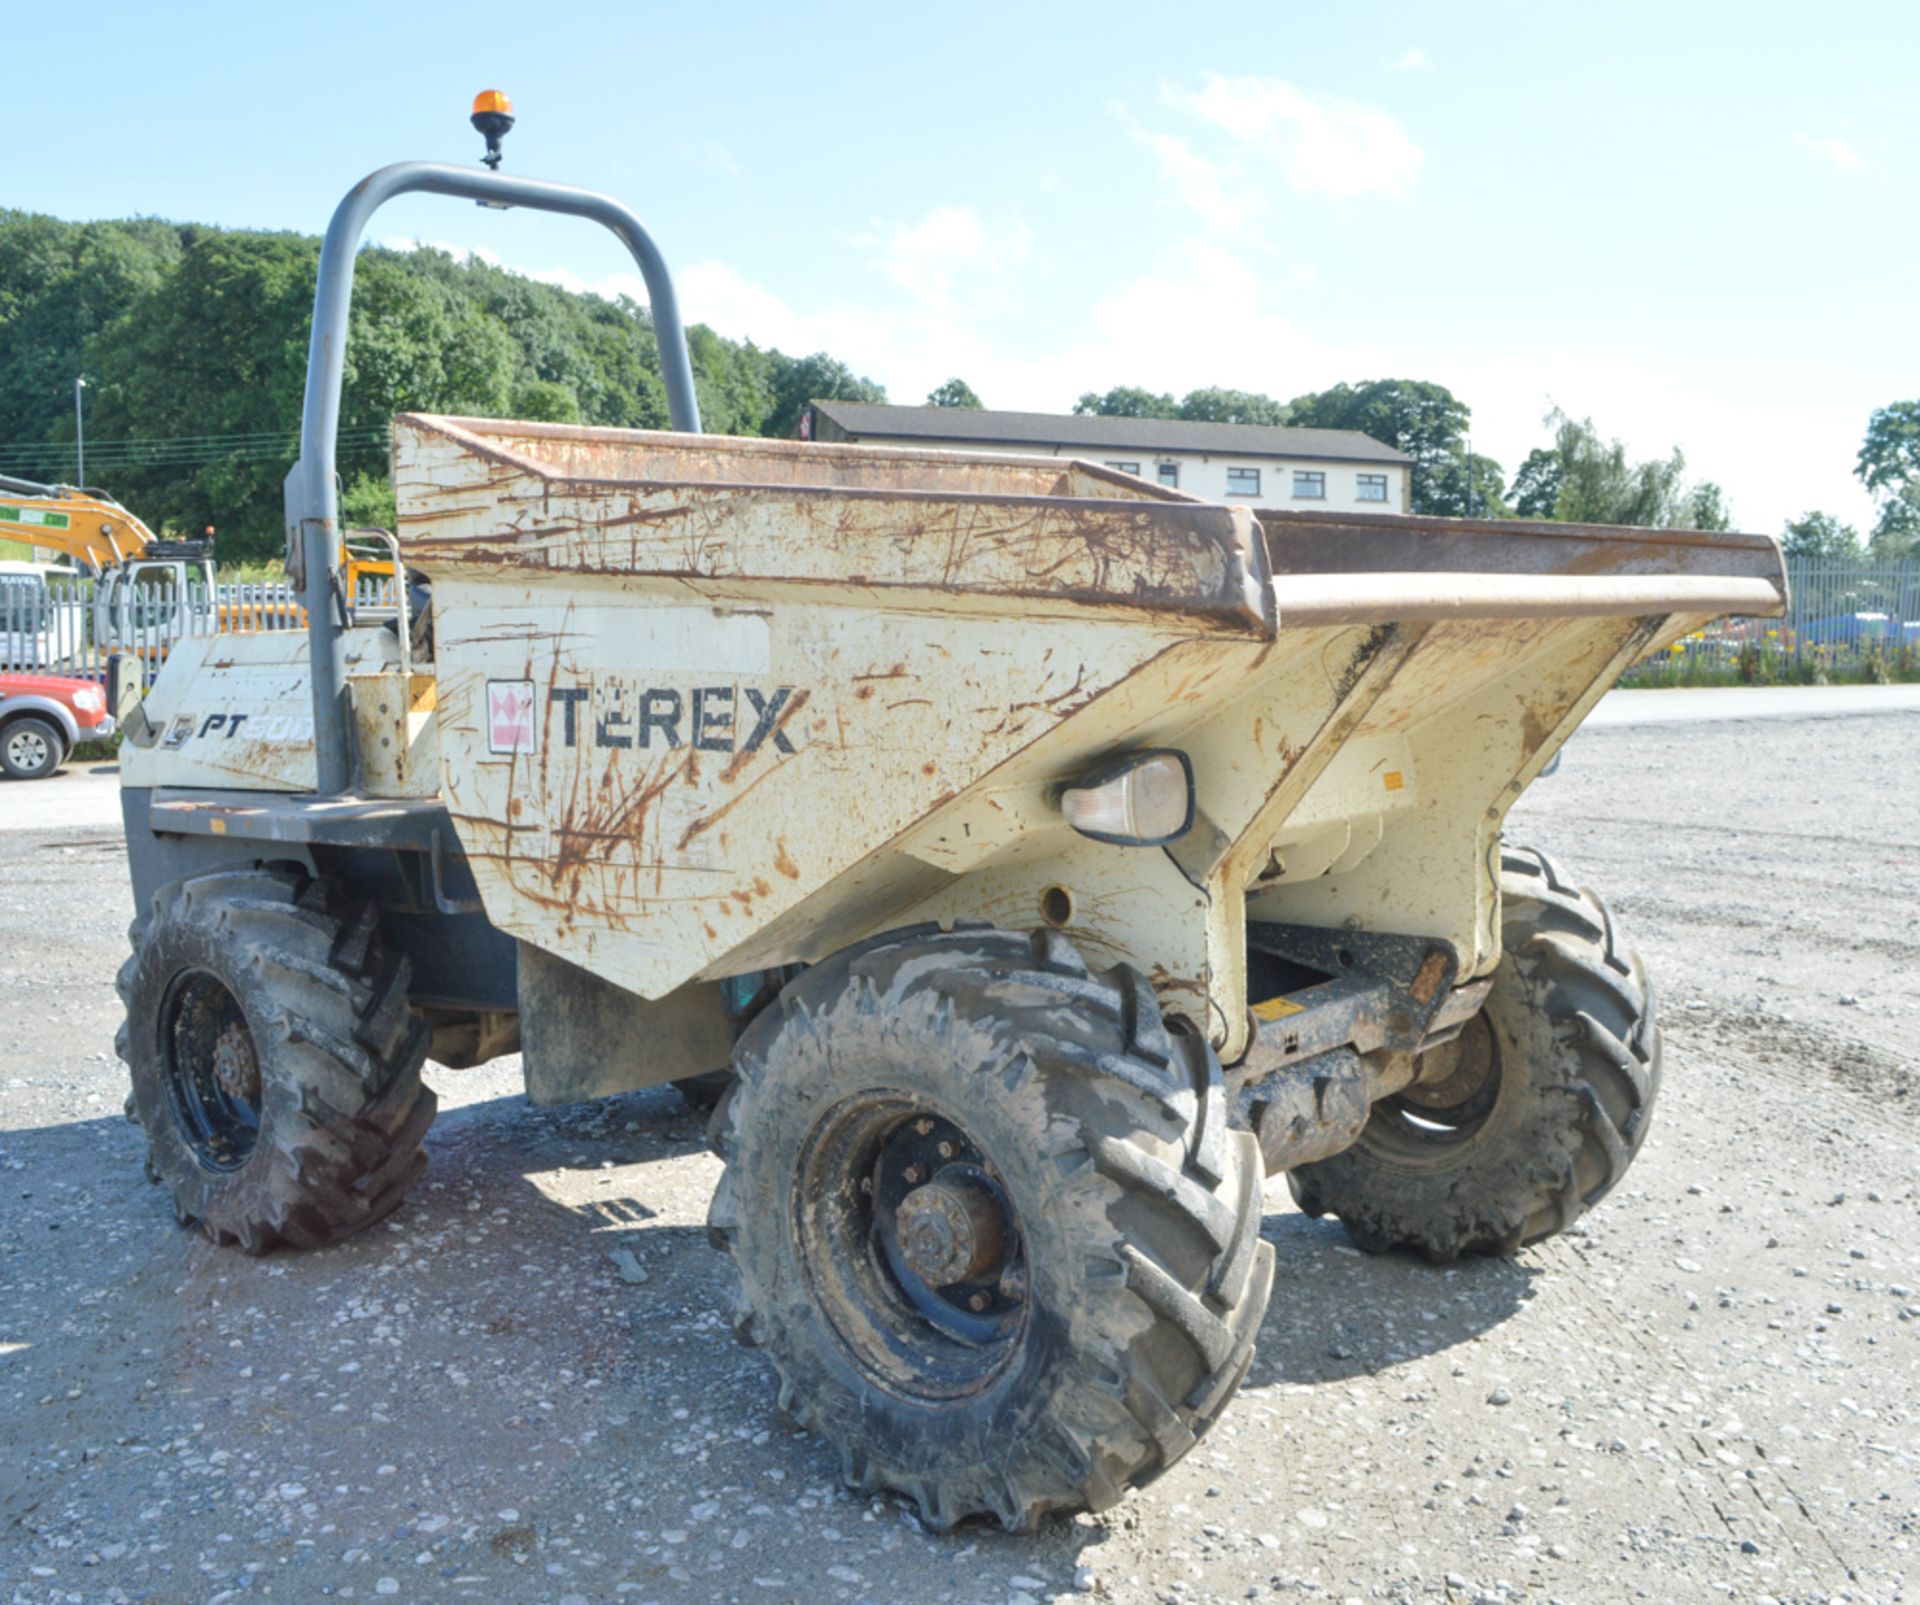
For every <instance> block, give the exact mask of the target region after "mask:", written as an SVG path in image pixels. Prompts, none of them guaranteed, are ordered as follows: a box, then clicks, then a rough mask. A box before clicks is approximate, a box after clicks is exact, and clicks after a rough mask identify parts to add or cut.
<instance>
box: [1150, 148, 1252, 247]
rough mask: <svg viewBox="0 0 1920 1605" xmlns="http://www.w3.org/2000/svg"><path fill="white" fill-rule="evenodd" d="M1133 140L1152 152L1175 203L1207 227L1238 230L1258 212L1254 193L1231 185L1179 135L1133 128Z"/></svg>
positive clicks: (1219, 169)
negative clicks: (1177, 199) (1176, 201)
mask: <svg viewBox="0 0 1920 1605" xmlns="http://www.w3.org/2000/svg"><path fill="white" fill-rule="evenodd" d="M1133 137H1134V138H1135V139H1137V140H1139V141H1140V143H1141V144H1143V145H1145V146H1146V147H1147V149H1148V150H1150V151H1152V152H1153V154H1154V158H1155V159H1156V160H1157V161H1158V163H1159V165H1160V173H1161V176H1162V177H1164V178H1165V179H1166V180H1167V181H1168V182H1169V183H1171V184H1172V185H1173V188H1174V193H1175V194H1176V195H1177V196H1178V197H1179V199H1180V200H1181V201H1182V202H1183V203H1184V204H1186V205H1187V206H1190V207H1192V208H1193V210H1194V211H1196V212H1198V213H1199V214H1200V216H1201V217H1202V218H1204V219H1205V220H1206V222H1207V223H1208V225H1209V226H1210V227H1212V228H1216V229H1221V230H1230V229H1234V228H1238V227H1239V226H1240V225H1241V224H1242V223H1244V222H1245V221H1246V220H1247V219H1248V218H1249V217H1251V216H1252V215H1253V213H1254V212H1255V211H1256V210H1257V209H1258V206H1259V198H1258V195H1257V192H1255V191H1254V190H1252V189H1250V188H1249V187H1247V186H1246V185H1243V184H1237V183H1234V182H1233V181H1231V180H1230V179H1229V178H1228V177H1227V175H1226V173H1225V172H1223V170H1222V169H1221V166H1220V164H1219V163H1218V162H1216V161H1214V160H1213V159H1212V158H1211V157H1209V156H1202V155H1201V154H1200V153H1199V152H1198V151H1197V150H1195V149H1194V148H1193V147H1192V146H1191V145H1189V144H1188V143H1187V142H1186V141H1185V140H1184V139H1182V138H1180V136H1179V135H1177V134H1157V133H1154V132H1153V131H1152V130H1151V129H1146V128H1135V129H1134V130H1133Z"/></svg>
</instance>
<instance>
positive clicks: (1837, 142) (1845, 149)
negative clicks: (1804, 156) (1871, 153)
mask: <svg viewBox="0 0 1920 1605" xmlns="http://www.w3.org/2000/svg"><path fill="white" fill-rule="evenodd" d="M1793 142H1794V144H1796V145H1798V146H1799V147H1800V148H1801V149H1802V150H1804V151H1811V152H1812V153H1813V154H1814V155H1815V156H1818V157H1819V158H1820V159H1821V160H1822V161H1823V162H1825V163H1826V164H1827V165H1828V166H1829V167H1831V168H1833V170H1834V171H1835V172H1837V173H1851V172H1852V171H1853V170H1854V169H1855V168H1857V167H1859V166H1861V165H1862V163H1863V161H1864V160H1865V158H1863V157H1862V156H1861V154H1860V153H1859V152H1858V151H1857V150H1855V149H1854V148H1853V147H1852V146H1851V145H1849V144H1848V143H1847V142H1846V141H1845V140H1844V139H1815V138H1813V137H1812V136H1811V135H1808V134H1795V135H1794V136H1793Z"/></svg>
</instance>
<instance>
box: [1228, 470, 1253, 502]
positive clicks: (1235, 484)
mask: <svg viewBox="0 0 1920 1605" xmlns="http://www.w3.org/2000/svg"><path fill="white" fill-rule="evenodd" d="M1227 494H1228V495H1229V496H1258V495H1259V494H1260V470H1259V469H1257V468H1229V469H1228V470H1227Z"/></svg>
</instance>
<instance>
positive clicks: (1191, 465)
mask: <svg viewBox="0 0 1920 1605" xmlns="http://www.w3.org/2000/svg"><path fill="white" fill-rule="evenodd" d="M856 438H857V439H859V440H860V441H861V442H863V443H864V444H866V445H870V446H910V447H917V448H919V449H921V450H925V449H927V448H929V447H931V448H933V449H935V450H950V451H985V450H994V448H992V447H986V446H982V445H981V444H979V443H978V442H975V441H964V442H963V441H934V440H926V439H921V438H915V439H911V440H908V439H901V438H895V437H893V436H889V435H860V436H858V437H856ZM1004 449H1005V450H1006V451H1009V452H1018V453H1020V454H1021V455H1024V456H1034V457H1081V458H1084V459H1085V460H1086V461H1088V462H1093V463H1101V464H1103V465H1106V466H1112V465H1114V464H1116V463H1117V464H1122V465H1124V464H1129V463H1133V464H1138V472H1139V474H1140V477H1141V478H1142V479H1149V480H1154V481H1156V482H1157V481H1158V478H1159V466H1160V464H1161V463H1177V464H1179V467H1180V484H1179V487H1178V488H1179V489H1181V490H1183V491H1185V492H1186V493H1187V494H1188V495H1189V496H1199V497H1202V498H1204V499H1205V500H1207V501H1210V502H1240V503H1243V504H1244V505H1246V506H1248V507H1299V508H1305V509H1331V510H1333V511H1335V512H1343V513H1345V512H1357V513H1404V512H1407V511H1409V509H1410V506H1411V500H1410V495H1409V487H1408V483H1407V470H1406V468H1405V467H1403V466H1402V465H1400V464H1398V463H1351V462H1332V461H1322V460H1320V459H1317V458H1307V457H1288V458H1278V459H1276V458H1272V457H1266V458H1262V457H1231V456H1228V457H1219V456H1209V455H1202V454H1201V453H1199V452H1187V451H1162V452H1136V451H1100V450H1097V449H1095V448H1093V447H1088V446H1077V447H1076V446H1054V447H1047V446H1038V445H1035V446H1018V447H1012V446H1010V447H1006V448H1004ZM1229 468H1251V469H1254V470H1256V471H1257V472H1258V473H1259V475H1260V488H1259V491H1258V493H1257V494H1253V495H1242V494H1240V493H1239V492H1237V491H1236V492H1230V491H1229V490H1228V489H1227V470H1228V469H1229ZM1296 469H1301V470H1306V471H1309V472H1312V473H1319V474H1324V475H1326V492H1327V493H1326V496H1325V497H1324V498H1323V499H1320V500H1314V499H1310V498H1307V497H1304V496H1296V495H1294V493H1293V476H1294V472H1295V470H1296ZM1361 474H1385V475H1386V477H1387V499H1386V500H1385V501H1383V502H1380V501H1371V502H1363V501H1362V500H1361V499H1360V481H1359V476H1360V475H1361Z"/></svg>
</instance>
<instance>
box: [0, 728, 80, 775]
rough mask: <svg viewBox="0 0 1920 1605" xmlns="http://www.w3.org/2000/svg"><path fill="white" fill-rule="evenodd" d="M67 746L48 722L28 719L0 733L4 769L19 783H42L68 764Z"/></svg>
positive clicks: (1, 762)
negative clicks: (36, 781) (35, 781)
mask: <svg viewBox="0 0 1920 1605" xmlns="http://www.w3.org/2000/svg"><path fill="white" fill-rule="evenodd" d="M66 758H67V744H66V742H65V740H63V739H62V737H61V735H60V732H59V731H58V730H56V729H55V728H54V727H53V726H52V725H51V724H49V723H48V722H47V721H46V720H45V719H35V718H33V717H31V716H25V717H22V718H19V719H15V720H14V721H13V722H12V723H11V724H9V725H8V726H7V727H6V729H4V730H0V769H4V770H6V772H7V773H8V774H9V775H11V776H12V777H13V778H14V779H15V780H40V779H43V778H44V777H46V776H47V775H50V774H52V773H53V772H54V770H56V769H58V768H59V767H60V765H61V764H63V763H65V762H66Z"/></svg>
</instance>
